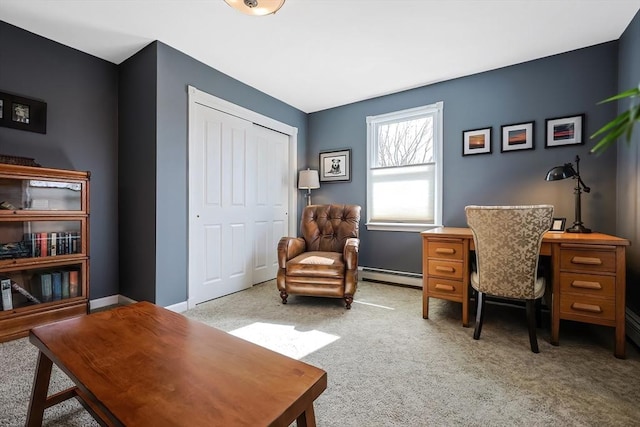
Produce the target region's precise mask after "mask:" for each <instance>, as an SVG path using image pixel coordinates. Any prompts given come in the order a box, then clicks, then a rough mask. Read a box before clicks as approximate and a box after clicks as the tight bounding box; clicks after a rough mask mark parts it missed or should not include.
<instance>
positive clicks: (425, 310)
mask: <svg viewBox="0 0 640 427" xmlns="http://www.w3.org/2000/svg"><path fill="white" fill-rule="evenodd" d="M422 286H427V285H426V284H423V285H422ZM422 318H423V319H428V318H429V296H428V295H427V293H426V292H425V291H422Z"/></svg>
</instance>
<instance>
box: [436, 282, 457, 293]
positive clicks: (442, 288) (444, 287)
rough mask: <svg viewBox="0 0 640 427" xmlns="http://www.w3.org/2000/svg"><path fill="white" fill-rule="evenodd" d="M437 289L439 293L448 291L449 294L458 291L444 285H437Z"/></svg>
mask: <svg viewBox="0 0 640 427" xmlns="http://www.w3.org/2000/svg"><path fill="white" fill-rule="evenodd" d="M435 288H436V289H437V290H439V291H448V292H453V291H455V290H456V289H455V288H454V287H453V286H451V285H443V284H442V283H436V286H435Z"/></svg>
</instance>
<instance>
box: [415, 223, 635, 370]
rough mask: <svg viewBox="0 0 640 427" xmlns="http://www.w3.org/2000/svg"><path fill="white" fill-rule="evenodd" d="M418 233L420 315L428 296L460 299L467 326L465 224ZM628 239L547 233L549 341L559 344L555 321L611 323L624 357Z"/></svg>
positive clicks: (469, 239) (543, 250)
mask: <svg viewBox="0 0 640 427" xmlns="http://www.w3.org/2000/svg"><path fill="white" fill-rule="evenodd" d="M421 236H422V280H423V285H422V317H423V318H425V319H428V318H429V298H440V299H446V300H449V301H457V302H460V303H462V325H463V326H465V327H467V326H469V300H470V293H469V275H470V273H471V259H472V258H471V257H472V254H471V251H473V250H474V243H473V234H472V233H471V230H470V229H469V228H456V227H438V228H434V229H432V230H428V231H423V232H422V233H421ZM629 244H630V242H629V241H628V240H627V239H623V238H620V237H616V236H611V235H608V234H602V233H588V234H581V233H551V232H547V233H546V234H545V235H544V237H543V240H542V245H541V247H540V255H543V256H549V257H550V260H551V290H552V301H551V344H553V345H558V344H559V341H560V340H559V335H560V320H561V319H566V320H574V321H577V322H585V323H593V324H597V325H604V326H610V327H613V328H615V350H614V354H615V356H616V357H618V358H622V359H623V358H624V357H625V286H626V270H625V256H626V252H625V251H626V247H627V246H629Z"/></svg>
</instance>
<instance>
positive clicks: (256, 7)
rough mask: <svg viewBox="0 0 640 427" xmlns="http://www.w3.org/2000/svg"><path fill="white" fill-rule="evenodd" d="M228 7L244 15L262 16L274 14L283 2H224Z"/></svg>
mask: <svg viewBox="0 0 640 427" xmlns="http://www.w3.org/2000/svg"><path fill="white" fill-rule="evenodd" d="M224 1H225V3H227V4H228V5H229V6H231V7H232V8H234V9H235V10H237V11H240V12H242V13H244V14H245V15H254V16H264V15H270V14H272V13H276V12H277V11H278V10H279V9H280V8H281V7H282V5H283V4H284V2H285V0H224Z"/></svg>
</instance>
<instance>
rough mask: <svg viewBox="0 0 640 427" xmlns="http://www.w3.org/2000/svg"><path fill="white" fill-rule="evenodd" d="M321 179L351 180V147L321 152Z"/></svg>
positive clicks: (324, 180)
mask: <svg viewBox="0 0 640 427" xmlns="http://www.w3.org/2000/svg"><path fill="white" fill-rule="evenodd" d="M320 181H321V182H348V181H351V149H350V148H347V149H345V150H338V151H324V152H321V153H320Z"/></svg>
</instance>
